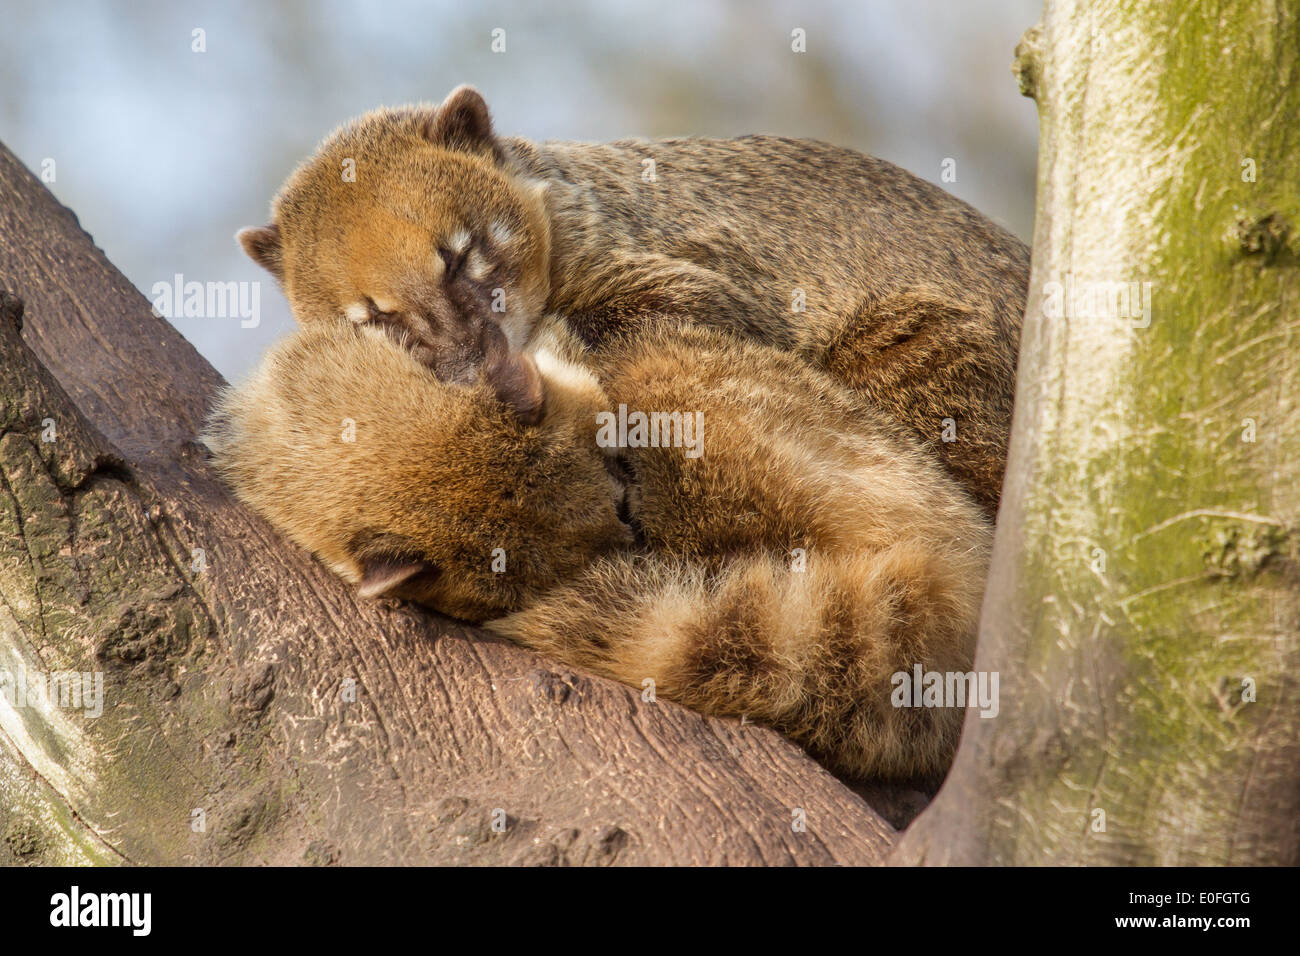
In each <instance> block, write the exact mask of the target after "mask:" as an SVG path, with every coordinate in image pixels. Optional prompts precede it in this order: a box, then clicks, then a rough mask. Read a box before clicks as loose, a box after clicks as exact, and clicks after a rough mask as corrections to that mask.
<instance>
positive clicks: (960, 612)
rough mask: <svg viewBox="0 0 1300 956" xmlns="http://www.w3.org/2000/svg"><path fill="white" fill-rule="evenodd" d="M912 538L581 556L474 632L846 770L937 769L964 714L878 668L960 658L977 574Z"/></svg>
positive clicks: (906, 772) (889, 774) (974, 605)
mask: <svg viewBox="0 0 1300 956" xmlns="http://www.w3.org/2000/svg"><path fill="white" fill-rule="evenodd" d="M966 560H968V556H961V555H955V556H954V555H948V554H943V553H940V552H939V551H937V550H927V549H926V548H924V547H923V546H922V545H920V544H919V543H917V542H915V541H904V542H899V543H897V544H895V545H893V546H891V547H889V548H887V549H885V550H883V551H880V552H876V553H862V554H854V555H838V556H837V555H826V554H819V553H815V552H814V553H809V554H808V555H807V557H806V563H805V566H804V567H803V569H802V570H797V569H795V568H793V567H791V566H789V565H788V564H787V563H786V562H785V561H783V560H778V559H776V558H772V557H766V556H758V557H745V558H738V559H736V560H734V561H732V562H731V563H729V564H728V565H726V566H725V567H724V568H722V570H721V571H719V572H716V573H709V572H706V571H704V570H702V569H700V568H698V567H687V566H684V565H682V564H680V563H674V562H671V561H665V560H662V559H659V558H655V557H646V556H619V557H616V558H613V559H607V560H604V561H601V562H599V563H597V564H595V565H593V566H591V567H590V568H589V569H587V571H585V572H584V573H583V574H582V575H581V576H580V577H579V578H578V579H576V580H575V581H574V582H573V583H571V584H567V585H564V586H561V587H559V588H557V589H555V590H553V591H551V592H549V593H548V594H546V595H545V596H544V597H543V598H542V599H541V600H539V601H537V602H535V603H533V604H531V605H530V606H528V607H526V608H525V609H524V610H521V611H519V612H516V613H514V614H511V615H509V616H507V617H504V618H500V619H498V620H496V621H492V622H489V623H488V625H487V627H488V628H489V629H490V630H492V631H494V632H496V633H498V634H502V635H504V636H506V637H509V638H511V639H513V640H515V641H517V642H519V643H521V644H524V645H526V646H529V647H532V648H534V649H536V650H538V651H540V652H542V653H544V654H547V655H548V656H551V657H553V658H555V659H558V660H561V661H563V662H565V663H568V664H570V665H573V666H580V667H586V668H588V669H590V670H593V671H595V672H597V673H599V674H602V675H604V676H606V677H610V678H613V679H615V680H619V681H622V682H623V683H626V684H629V685H631V686H633V687H638V688H646V687H649V686H651V685H650V684H648V683H647V681H653V682H654V683H653V687H654V691H655V693H656V694H657V695H660V696H663V697H664V698H667V699H670V700H674V701H677V702H678V703H681V704H684V705H686V706H688V707H691V708H694V709H696V710H699V711H702V712H704V713H708V714H713V715H718V716H744V717H748V718H750V719H752V720H754V721H758V722H761V723H764V724H767V725H769V726H771V727H773V728H775V729H777V730H779V731H780V732H782V733H784V734H786V735H787V736H789V737H791V738H792V739H794V740H796V741H797V742H799V743H801V744H802V745H803V746H805V747H806V748H807V749H808V750H809V751H810V752H811V753H813V754H814V755H815V756H817V757H819V758H820V759H822V760H823V761H824V762H825V763H826V764H827V765H828V766H829V767H830V768H831V769H832V770H835V771H837V772H841V773H844V774H845V775H848V776H853V777H877V778H895V779H903V778H909V779H915V778H917V777H933V776H934V775H935V774H941V773H942V772H944V771H945V770H946V769H947V765H948V762H949V760H950V759H951V756H952V753H953V751H954V749H955V747H956V743H957V738H958V735H959V733H960V729H961V723H962V719H963V716H964V715H963V711H962V710H961V709H960V708H953V707H930V708H926V707H908V706H903V707H896V706H894V705H893V703H892V702H891V695H892V694H893V692H894V689H895V688H894V681H893V679H892V678H893V675H895V674H898V673H905V674H908V675H911V674H912V673H913V671H914V667H915V666H916V665H918V664H919V665H921V666H922V667H923V669H924V670H926V671H944V672H953V671H960V672H963V673H965V672H967V671H969V670H970V669H971V662H972V657H973V652H974V634H975V628H976V623H977V619H978V613H979V598H980V595H979V590H980V589H979V588H978V587H973V586H972V585H971V581H974V582H977V583H978V582H979V581H980V580H981V578H980V576H979V575H978V574H975V575H972V574H971V573H970V569H969V568H966V567H965V566H964V563H963V562H965V561H966Z"/></svg>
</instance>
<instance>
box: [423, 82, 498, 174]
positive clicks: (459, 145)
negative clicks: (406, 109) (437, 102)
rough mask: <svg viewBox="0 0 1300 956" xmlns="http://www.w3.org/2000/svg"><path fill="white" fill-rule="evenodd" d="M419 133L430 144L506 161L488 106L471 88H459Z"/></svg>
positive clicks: (430, 116)
mask: <svg viewBox="0 0 1300 956" xmlns="http://www.w3.org/2000/svg"><path fill="white" fill-rule="evenodd" d="M420 133H421V135H423V136H424V138H425V139H427V140H428V141H429V142H431V143H436V144H437V145H439V146H446V147H449V148H451V149H461V150H465V151H467V152H473V153H489V154H491V156H492V157H493V158H494V159H497V160H498V161H499V160H501V159H503V158H504V157H503V155H502V153H501V145H500V144H499V143H498V142H497V138H496V134H495V133H493V132H492V116H491V114H489V113H488V107H487V102H486V101H485V100H484V99H483V96H482V95H481V94H480V93H479V91H478V90H476V89H474V87H472V86H458V87H456V88H455V89H454V90H452V91H451V93H450V94H448V96H447V98H446V99H445V100H443V101H442V105H441V106H439V107H438V109H437V110H436V111H435V112H433V113H432V114H430V115H429V116H428V117H427V118H426V119H425V120H424V122H423V123H422V124H421V127H420Z"/></svg>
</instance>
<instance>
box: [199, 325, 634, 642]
mask: <svg viewBox="0 0 1300 956" xmlns="http://www.w3.org/2000/svg"><path fill="white" fill-rule="evenodd" d="M485 338H486V340H487V345H486V349H485V350H486V353H487V360H486V361H485V363H484V364H483V366H482V367H481V368H480V370H479V373H478V376H479V377H478V380H477V381H476V382H474V383H473V384H470V385H464V384H454V383H449V382H444V381H440V380H439V378H438V377H437V375H436V374H435V373H434V371H433V370H431V369H430V368H429V367H428V366H426V365H424V364H422V363H421V362H419V361H417V359H416V358H415V356H414V355H413V353H412V352H411V350H410V349H409V348H407V347H406V346H405V345H404V344H403V343H402V342H400V341H396V340H395V339H394V337H393V336H392V335H391V334H389V333H388V332H387V331H386V330H384V329H381V328H377V327H374V326H370V325H362V326H354V325H352V324H350V323H347V322H343V321H341V320H335V321H324V322H317V323H313V324H311V325H309V326H307V327H306V328H304V329H301V330H299V331H298V332H296V333H295V334H294V335H292V336H290V337H289V338H288V339H287V340H285V341H284V342H282V343H280V344H279V345H278V346H277V347H275V348H273V349H272V350H271V351H270V352H269V353H268V355H267V356H266V358H265V359H264V360H263V362H262V363H261V365H260V366H259V367H258V369H257V370H256V371H255V372H254V374H253V375H252V377H251V378H250V379H249V381H247V382H246V383H245V384H243V385H242V386H239V387H233V388H229V389H227V390H226V391H225V393H224V394H223V395H222V397H221V398H220V400H219V402H218V404H217V407H216V409H215V410H214V413H213V416H212V418H211V420H210V422H209V426H208V431H207V434H206V435H205V436H204V440H205V441H206V443H207V444H208V447H209V448H210V449H211V450H212V452H213V457H214V461H215V464H216V466H217V468H218V470H219V471H220V472H221V474H222V475H223V476H224V477H225V478H226V479H227V480H228V481H229V482H230V484H231V485H232V486H233V487H234V489H235V492H236V494H237V495H238V496H239V497H240V498H241V499H243V500H244V501H245V502H246V503H247V504H248V505H250V506H251V507H252V508H253V509H254V510H256V511H258V512H260V513H261V514H262V515H263V516H265V517H266V518H268V519H269V520H270V521H271V523H272V524H274V525H275V526H276V527H277V528H279V530H281V531H282V532H284V533H286V534H287V535H288V536H289V537H291V538H292V539H294V540H295V541H297V542H298V543H299V544H301V545H303V546H304V547H306V548H308V549H310V550H312V551H314V552H315V553H316V554H318V555H319V556H320V557H321V558H322V559H323V560H324V561H325V562H326V563H328V564H329V565H330V566H331V567H333V568H334V569H335V570H336V571H337V572H338V573H339V574H340V575H342V576H343V577H345V578H347V579H348V580H350V581H352V582H353V583H355V584H357V585H359V587H360V591H361V593H362V595H364V596H366V597H379V596H391V597H399V598H406V599H410V600H415V601H418V602H420V603H422V604H426V605H428V606H430V607H433V608H436V609H437V610H440V611H442V612H444V613H446V614H450V615H452V616H454V617H458V618H462V619H464V620H469V621H483V620H488V619H490V618H493V617H498V616H500V615H501V614H504V613H507V612H509V611H511V610H515V609H517V608H519V607H520V606H522V604H523V603H524V601H525V600H526V599H528V598H530V597H532V596H535V595H537V594H540V593H541V592H543V591H544V590H546V589H547V588H549V587H551V586H553V585H554V584H556V583H558V582H560V581H562V580H564V579H566V578H567V577H569V576H570V575H572V574H574V573H576V571H577V570H578V569H579V568H581V567H582V566H584V565H585V564H587V563H588V562H589V561H591V560H592V559H593V558H595V557H596V556H598V555H600V554H602V553H605V552H607V551H609V550H611V549H615V548H618V547H622V546H626V545H628V544H630V542H631V540H632V535H631V532H630V530H629V529H628V527H627V525H625V524H624V523H623V522H622V521H621V520H620V518H619V508H620V505H621V497H622V495H623V488H622V485H621V483H620V482H619V480H618V478H617V477H616V475H615V472H614V470H613V469H612V468H611V467H609V466H608V465H607V462H606V456H605V455H604V454H603V453H602V452H601V451H600V449H598V448H597V447H596V442H595V430H594V424H593V423H594V421H595V412H596V410H598V409H600V408H604V407H607V405H608V402H607V399H606V398H605V396H604V393H603V392H602V390H601V388H600V386H599V385H598V384H597V382H596V380H595V379H594V378H593V377H592V376H591V375H590V373H587V372H585V370H582V369H580V368H578V367H576V366H569V365H567V363H563V362H560V360H559V359H556V358H554V357H552V356H550V355H549V354H548V355H539V357H538V360H537V362H534V361H533V359H531V358H530V357H529V356H526V355H521V354H519V353H518V352H514V351H512V350H510V349H508V347H507V346H506V343H505V339H504V336H502V334H501V333H500V331H499V330H498V329H496V328H495V327H492V328H491V329H490V333H489V334H488V335H486V336H485ZM553 363H559V365H558V367H559V368H560V369H561V370H562V371H563V374H559V373H556V374H554V375H553V380H552V379H551V378H548V380H547V382H546V396H545V403H544V405H543V404H542V403H541V395H542V387H543V380H542V377H541V375H540V374H539V370H538V366H539V364H540V366H541V371H542V374H546V375H548V376H551V375H552V373H551V372H550V371H548V369H551V368H556V367H557V366H555V365H554V364H553ZM539 406H540V413H539ZM533 421H536V424H530V422H533Z"/></svg>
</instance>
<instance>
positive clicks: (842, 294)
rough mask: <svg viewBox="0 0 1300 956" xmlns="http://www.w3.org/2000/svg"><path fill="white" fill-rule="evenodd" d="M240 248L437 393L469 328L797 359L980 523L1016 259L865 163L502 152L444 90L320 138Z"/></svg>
mask: <svg viewBox="0 0 1300 956" xmlns="http://www.w3.org/2000/svg"><path fill="white" fill-rule="evenodd" d="M240 240H241V242H242V243H243V245H244V248H245V249H246V250H247V251H248V253H249V255H251V256H252V257H253V258H254V259H255V260H256V261H258V262H260V263H261V264H262V265H264V266H266V267H267V268H268V269H269V270H270V271H271V272H272V273H274V274H275V275H276V277H277V278H278V279H279V280H280V282H281V284H282V285H283V287H284V290H285V293H286V295H287V296H288V297H289V300H290V303H291V304H292V306H293V309H294V313H295V314H296V315H297V316H298V317H299V320H300V321H303V322H311V321H315V320H316V319H318V318H325V317H336V316H346V317H347V318H349V319H351V320H353V321H356V322H373V323H382V324H390V325H395V326H398V327H400V328H402V329H403V330H405V331H406V332H407V333H408V335H409V337H410V339H409V341H410V342H411V344H412V347H413V348H415V349H416V350H417V352H418V353H419V355H418V357H420V358H421V360H422V361H424V362H426V363H427V364H431V365H442V366H443V368H442V369H441V370H440V374H441V375H442V377H444V378H450V377H451V375H452V373H454V372H457V371H459V372H461V373H462V374H463V375H464V376H465V377H466V379H468V378H469V377H472V372H471V371H470V370H471V369H472V368H473V364H474V355H473V350H472V347H471V345H469V344H467V342H466V341H465V331H466V329H467V328H470V327H471V326H472V324H473V322H474V321H476V320H480V319H489V320H492V321H494V322H496V323H497V324H499V326H500V327H501V328H502V330H503V331H504V332H505V333H506V336H507V338H508V340H509V341H510V343H511V345H512V346H514V347H516V348H517V347H519V346H520V345H522V343H523V342H524V341H526V339H527V337H528V336H529V334H530V332H531V330H532V328H533V326H534V324H535V323H536V321H537V320H538V317H539V316H540V315H542V314H543V313H544V312H547V313H555V314H559V315H562V316H563V317H564V318H565V320H566V321H567V322H568V323H569V325H570V327H571V328H573V329H574V330H575V331H576V332H577V333H578V334H579V336H580V337H581V338H582V339H583V340H584V342H585V343H586V344H587V345H589V346H592V347H596V348H600V347H602V346H604V345H605V344H606V343H609V342H611V341H616V340H617V339H618V338H619V337H620V336H621V335H623V334H625V333H627V332H628V331H629V330H633V329H635V327H636V326H637V325H638V324H639V323H641V322H642V321H644V320H646V319H647V318H648V317H651V316H656V315H663V314H670V315H675V316H678V317H681V318H685V319H687V320H688V321H690V322H692V323H694V324H699V325H704V326H710V327H714V328H718V329H721V330H723V331H727V332H730V333H732V334H737V335H741V336H744V337H747V338H750V339H753V340H755V341H758V342H762V343H766V344H769V345H773V346H775V347H778V348H782V349H786V350H791V351H794V352H796V353H798V354H799V355H800V356H802V357H803V359H804V360H805V361H806V362H809V363H810V364H813V365H815V366H817V367H819V368H822V369H823V370H825V371H827V372H828V373H829V374H831V375H832V376H833V377H835V378H836V379H837V380H838V381H840V382H841V383H842V384H845V385H848V386H849V387H851V388H854V389H857V390H860V391H861V392H862V393H863V394H865V395H866V396H867V397H868V398H870V399H871V400H872V401H873V402H874V403H875V404H876V405H877V406H878V407H879V408H881V409H882V410H883V411H884V412H885V413H886V414H888V415H889V416H891V417H892V418H893V419H894V420H895V421H897V422H900V423H902V424H904V425H905V426H906V427H907V428H908V429H909V430H910V431H911V432H912V434H913V435H914V436H915V437H916V438H917V439H918V440H919V441H921V442H922V443H926V444H928V446H929V447H930V448H931V449H932V450H933V451H934V452H935V453H937V455H938V456H939V457H940V459H941V460H942V461H943V462H944V464H945V465H946V466H947V467H948V468H949V469H950V470H951V472H952V473H953V474H954V475H955V476H957V478H958V479H959V480H960V481H961V482H962V483H963V484H964V485H965V486H966V487H967V489H968V490H969V491H970V492H971V493H972V494H973V495H974V496H975V497H976V498H977V500H979V501H980V502H981V503H982V504H983V505H984V506H985V508H986V510H988V511H989V512H990V513H992V511H994V510H995V509H996V504H997V500H998V495H999V492H1000V488H1001V480H1002V470H1003V466H1004V463H1005V457H1006V446H1007V439H1008V434H1009V428H1010V420H1011V405H1012V398H1013V395H1014V387H1015V367H1016V355H1017V349H1018V342H1019V331H1020V323H1021V316H1022V313H1023V310H1024V300H1025V295H1026V290H1027V287H1028V275H1029V269H1028V266H1029V257H1028V251H1027V250H1026V248H1025V247H1024V245H1023V244H1022V243H1020V242H1019V241H1018V240H1016V239H1015V238H1013V237H1012V236H1011V235H1009V234H1008V233H1006V232H1005V231H1004V230H1002V229H1000V228H999V227H997V226H996V225H994V224H993V223H991V222H989V221H988V220H987V219H985V218H984V217H983V216H981V215H980V214H979V213H978V212H976V211H975V210H974V209H972V208H971V207H970V206H968V205H966V204H965V203H963V202H961V201H960V200H958V199H956V198H955V197H953V196H951V195H950V194H948V193H947V192H945V191H944V190H942V189H940V188H938V187H937V186H934V185H932V184H930V183H927V182H925V181H923V180H921V179H919V178H917V177H915V176H913V175H911V174H910V173H907V172H906V171H904V170H902V169H899V168H897V167H895V166H893V165H891V164H889V163H887V162H884V161H882V160H878V159H874V158H872V157H870V156H865V155H862V154H860V153H857V152H854V151H852V150H848V149H841V148H839V147H835V146H831V145H829V144H826V143H820V142H815V141H810V140H795V139H784V138H779V137H771V136H747V137H741V138H739V139H731V140H712V139H699V138H685V139H664V140H654V141H647V140H624V141H619V142H615V143H607V144H590V143H560V142H554V143H540V144H539V143H532V142H529V141H527V140H523V139H518V138H501V137H498V136H497V135H496V133H495V131H494V130H493V128H492V123H491V119H490V117H489V114H488V109H487V105H486V104H485V103H484V101H483V99H482V97H480V96H479V95H478V93H476V92H475V91H473V90H472V89H469V88H467V87H462V88H460V89H458V90H456V91H454V92H453V93H452V94H451V95H450V96H449V97H448V98H447V100H446V101H444V103H443V104H442V105H441V106H438V107H433V106H420V107H408V108H402V109H387V110H377V111H375V112H372V113H369V114H367V115H365V116H363V117H361V118H360V119H358V120H356V121H354V122H352V123H350V124H348V125H347V126H344V127H343V128H341V129H340V130H338V131H336V132H335V133H334V134H333V135H331V136H330V137H329V138H328V139H326V140H325V142H324V143H323V144H322V145H321V146H320V148H319V149H318V151H317V153H316V154H315V155H314V156H313V157H311V158H310V159H308V160H307V161H306V162H305V163H303V164H302V165H301V166H299V167H298V169H297V170H296V171H295V172H294V173H293V174H292V175H291V176H290V177H289V180H288V181H287V182H286V183H285V185H284V187H283V188H282V189H281V191H280V193H279V195H278V196H277V197H276V199H275V201H274V204H273V208H272V221H271V223H270V224H268V225H267V226H263V227H257V228H253V229H246V230H244V231H243V232H242V233H241V234H240ZM945 431H947V432H948V434H947V435H944V432H945ZM941 435H942V436H943V438H944V440H942V441H940V440H939V439H940V437H941Z"/></svg>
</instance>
